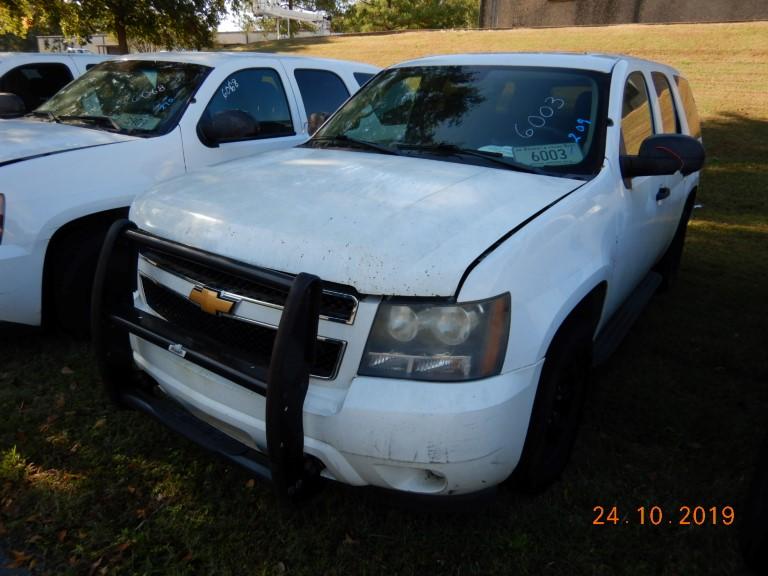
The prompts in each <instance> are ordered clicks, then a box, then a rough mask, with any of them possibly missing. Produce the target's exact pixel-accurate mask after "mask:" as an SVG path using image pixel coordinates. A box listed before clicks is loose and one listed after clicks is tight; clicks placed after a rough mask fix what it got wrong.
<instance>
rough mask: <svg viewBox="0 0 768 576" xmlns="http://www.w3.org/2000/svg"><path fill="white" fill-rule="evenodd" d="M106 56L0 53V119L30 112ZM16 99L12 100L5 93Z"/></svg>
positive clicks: (105, 58)
mask: <svg viewBox="0 0 768 576" xmlns="http://www.w3.org/2000/svg"><path fill="white" fill-rule="evenodd" d="M108 58H110V57H109V56H99V55H96V54H68V53H51V54H48V53H40V52H0V118H10V117H12V116H17V115H18V116H21V115H22V114H24V113H25V112H31V111H32V110H34V109H35V108H37V107H38V106H40V105H41V104H42V103H43V102H45V101H46V100H48V98H50V97H51V96H53V95H54V94H56V92H58V91H59V90H61V89H62V88H63V87H64V86H66V85H67V84H69V83H70V82H71V81H72V80H73V79H75V78H77V77H78V76H80V75H82V74H85V72H86V71H88V70H90V69H91V68H93V67H94V66H95V65H96V64H98V63H99V62H104V60H107V59H108ZM10 94H13V95H15V97H17V98H18V100H16V101H15V102H14V99H13V98H10V97H8V95H10Z"/></svg>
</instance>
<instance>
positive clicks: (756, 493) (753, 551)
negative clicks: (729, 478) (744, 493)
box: [739, 439, 768, 574]
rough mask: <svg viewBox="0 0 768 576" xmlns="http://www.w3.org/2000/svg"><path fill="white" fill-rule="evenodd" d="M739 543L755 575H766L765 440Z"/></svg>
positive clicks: (767, 454)
mask: <svg viewBox="0 0 768 576" xmlns="http://www.w3.org/2000/svg"><path fill="white" fill-rule="evenodd" d="M742 509H743V510H744V519H743V520H742V521H741V527H740V534H739V535H740V540H741V550H742V552H743V554H744V561H745V562H746V563H747V566H749V567H750V568H752V570H754V571H755V573H757V574H768V439H767V440H766V441H765V442H764V443H763V449H762V452H761V454H760V458H759V461H758V463H757V471H756V473H755V477H754V479H753V480H752V489H751V490H750V493H749V497H748V498H747V502H746V504H745V505H744V506H742Z"/></svg>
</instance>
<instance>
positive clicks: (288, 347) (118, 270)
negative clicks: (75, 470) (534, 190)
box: [91, 220, 323, 500]
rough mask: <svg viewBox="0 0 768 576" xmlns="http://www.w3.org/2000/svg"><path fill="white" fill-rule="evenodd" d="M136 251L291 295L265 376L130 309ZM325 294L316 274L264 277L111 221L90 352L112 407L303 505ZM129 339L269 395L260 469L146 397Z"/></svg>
mask: <svg viewBox="0 0 768 576" xmlns="http://www.w3.org/2000/svg"><path fill="white" fill-rule="evenodd" d="M140 246H144V247H148V248H151V249H152V250H154V251H158V252H163V253H165V254H169V255H171V256H175V257H178V258H183V259H185V260H187V261H190V262H194V263H197V264H201V265H203V266H206V267H208V268H211V269H213V270H220V271H224V272H229V273H234V274H237V275H239V276H242V277H244V278H248V279H253V280H256V281H258V282H261V283H264V284H267V285H272V286H275V287H276V288H282V289H286V288H287V289H288V298H287V299H286V302H285V307H284V308H283V313H282V316H281V318H280V324H279V326H278V329H277V334H276V336H275V342H274V346H273V349H272V356H271V360H270V365H269V368H268V370H267V371H266V373H264V371H261V372H260V373H257V374H254V372H253V371H247V370H246V368H244V367H243V366H247V365H248V364H249V363H247V362H246V363H243V362H239V363H238V362H236V361H233V360H230V361H226V360H225V361H222V358H218V357H214V356H213V355H211V354H210V353H206V352H205V351H201V350H196V349H195V347H196V342H195V338H194V335H190V334H185V333H182V332H181V331H180V330H178V328H177V327H174V326H173V325H171V324H170V323H168V322H165V321H164V320H163V319H162V318H157V317H154V316H152V317H148V316H147V315H146V314H143V313H142V312H141V311H138V310H136V309H135V308H134V306H133V292H134V290H135V289H136V283H137V276H138V273H137V266H138V253H139V247H140ZM322 289H323V284H322V281H321V280H320V278H318V277H317V276H314V275H312V274H305V273H301V274H299V275H297V276H296V277H291V276H289V275H284V274H281V273H279V272H275V271H273V270H266V269H260V268H257V267H255V266H249V265H246V264H243V263H241V262H236V261H233V260H229V259H227V258H222V257H221V256H218V255H215V254H211V253H208V252H204V251H202V250H197V249H195V248H191V247H189V246H184V245H181V244H177V243H175V242H171V241H169V240H165V239H163V238H159V237H157V236H153V235H152V234H149V233H146V232H143V231H140V230H138V229H137V228H136V226H135V225H134V224H133V223H132V222H131V221H129V220H120V221H118V222H115V223H114V224H113V225H112V227H111V228H110V230H109V232H108V233H107V236H106V239H105V241H104V246H103V248H102V251H101V255H100V257H99V262H98V266H97V268H96V277H95V280H94V285H93V296H92V302H91V334H92V339H93V350H94V353H95V355H96V360H97V364H98V368H99V371H100V373H101V377H102V380H103V382H104V386H105V388H106V391H107V393H108V394H109V396H110V397H111V398H112V399H113V400H114V401H116V402H117V403H119V404H122V405H128V406H130V407H133V408H138V409H140V410H143V411H144V412H147V413H148V414H151V415H152V416H155V417H156V418H158V419H159V420H161V421H163V422H164V423H165V424H167V425H168V426H169V427H171V428H172V429H174V430H176V431H178V432H180V433H181V434H183V435H184V436H187V437H188V438H190V439H192V440H194V441H195V442H198V443H199V444H201V445H203V446H205V447H207V448H209V449H211V450H213V451H214V452H218V453H220V454H222V455H224V456H225V457H227V458H229V459H230V460H233V461H236V462H237V463H240V464H243V465H244V466H245V467H246V468H247V469H249V470H251V471H252V472H253V473H254V474H257V475H258V476H260V477H263V478H268V479H271V480H272V482H273V484H274V487H275V489H276V491H277V493H278V495H279V496H280V497H281V498H284V499H291V500H298V499H303V498H304V497H306V496H309V495H310V494H311V493H313V492H314V491H315V490H316V488H317V486H318V484H319V470H318V468H319V467H318V466H316V465H312V464H313V462H311V461H308V457H307V456H305V454H304V428H303V412H304V410H303V408H304V399H305V398H306V394H307V388H308V386H309V373H310V367H311V366H312V364H313V362H314V357H315V347H316V342H317V326H318V321H319V318H320V298H321V294H322ZM129 334H135V335H136V336H139V337H140V338H144V339H146V340H149V341H150V342H153V343H154V344H156V345H158V346H161V347H164V348H167V349H169V350H170V351H172V352H174V353H177V354H179V355H182V356H183V357H184V358H185V360H187V361H189V362H193V363H195V364H198V365H200V366H203V367H205V368H206V369H208V370H211V371H213V372H216V373H218V374H220V375H221V376H223V377H225V378H228V379H230V380H233V381H235V382H237V383H239V384H241V385H243V386H246V387H247V388H249V389H251V390H253V391H255V392H257V393H260V394H263V395H265V396H266V429H267V451H268V455H269V458H268V460H267V459H266V458H265V459H264V460H265V461H266V462H258V460H257V459H254V458H252V457H250V456H249V457H245V456H243V455H242V454H244V452H243V450H242V449H241V448H240V447H235V446H236V444H239V443H236V442H235V441H234V440H232V439H230V438H229V437H227V436H226V435H224V434H222V433H220V432H218V431H217V434H213V433H211V429H212V427H211V426H210V425H208V424H207V423H205V422H203V421H202V420H200V419H199V418H196V417H195V416H193V415H192V414H190V413H188V412H186V411H185V410H184V409H183V408H181V407H180V406H179V407H178V408H174V409H172V408H170V407H169V404H168V403H167V401H160V400H158V399H157V398H156V397H154V396H153V395H151V394H147V393H145V391H144V390H143V389H142V388H144V389H145V388H146V386H143V385H142V379H141V377H140V375H139V373H138V369H137V367H136V366H135V364H134V362H133V352H132V350H131V346H130V338H129ZM163 402H165V403H163ZM225 438H226V439H227V441H225ZM242 448H247V447H245V446H242ZM252 452H255V451H252ZM267 464H268V466H267Z"/></svg>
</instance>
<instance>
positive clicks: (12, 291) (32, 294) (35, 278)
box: [0, 244, 43, 326]
mask: <svg viewBox="0 0 768 576" xmlns="http://www.w3.org/2000/svg"><path fill="white" fill-rule="evenodd" d="M42 271H43V254H42V252H40V253H36V252H35V253H30V252H29V251H27V250H26V249H25V248H22V247H20V246H14V245H11V244H8V245H3V244H0V322H14V323H18V324H31V325H33V326H37V325H39V324H40V320H41V297H40V295H41V292H42V275H43V274H42Z"/></svg>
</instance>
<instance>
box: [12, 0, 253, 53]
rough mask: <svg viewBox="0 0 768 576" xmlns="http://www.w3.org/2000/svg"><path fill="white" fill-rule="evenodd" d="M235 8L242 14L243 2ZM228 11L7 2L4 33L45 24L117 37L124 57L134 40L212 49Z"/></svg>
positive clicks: (62, 0) (175, 5)
mask: <svg viewBox="0 0 768 576" xmlns="http://www.w3.org/2000/svg"><path fill="white" fill-rule="evenodd" d="M229 4H230V7H231V8H233V9H236V10H237V9H241V8H242V5H243V2H241V0H234V1H233V2H229ZM226 12H227V2H226V0H36V1H32V0H4V1H3V4H2V5H1V6H0V33H3V32H10V33H13V34H16V35H19V36H21V35H24V34H25V33H26V31H27V30H28V29H29V28H30V27H32V26H34V25H35V24H37V23H38V22H40V21H45V22H52V23H55V24H56V25H57V26H58V27H59V28H60V30H61V32H62V33H63V34H64V35H65V36H77V37H79V38H87V37H89V36H91V35H92V34H94V33H97V32H111V33H113V34H114V35H115V37H116V38H117V41H118V45H119V46H120V51H121V52H123V53H126V52H128V40H129V39H130V40H134V41H138V42H147V43H151V44H154V45H158V46H167V47H190V48H198V49H199V48H202V47H205V46H209V45H211V43H212V41H213V34H214V31H215V30H216V27H217V26H218V24H219V22H220V20H221V17H222V16H223V15H224V14H225V13H226Z"/></svg>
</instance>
